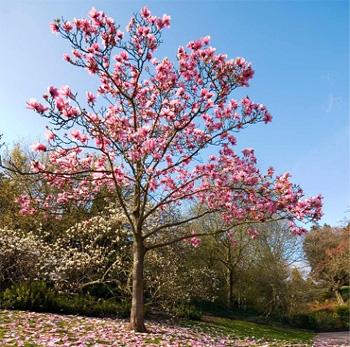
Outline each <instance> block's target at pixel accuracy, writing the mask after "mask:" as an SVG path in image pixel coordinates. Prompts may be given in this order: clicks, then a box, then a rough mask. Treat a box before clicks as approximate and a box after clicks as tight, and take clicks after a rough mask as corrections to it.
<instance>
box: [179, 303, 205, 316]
mask: <svg viewBox="0 0 350 347" xmlns="http://www.w3.org/2000/svg"><path fill="white" fill-rule="evenodd" d="M173 313H174V314H175V316H176V317H178V318H181V319H190V320H200V319H201V317H202V311H200V310H199V309H198V308H197V307H196V306H195V305H191V304H180V305H177V306H176V307H175V308H174V312H173Z"/></svg>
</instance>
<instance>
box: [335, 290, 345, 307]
mask: <svg viewBox="0 0 350 347" xmlns="http://www.w3.org/2000/svg"><path fill="white" fill-rule="evenodd" d="M334 294H335V297H336V298H337V302H338V305H344V304H345V301H344V299H343V297H342V295H341V293H340V291H339V290H338V289H335V290H334Z"/></svg>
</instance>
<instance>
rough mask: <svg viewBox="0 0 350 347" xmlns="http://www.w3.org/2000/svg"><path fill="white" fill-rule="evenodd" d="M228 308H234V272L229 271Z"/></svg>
mask: <svg viewBox="0 0 350 347" xmlns="http://www.w3.org/2000/svg"><path fill="white" fill-rule="evenodd" d="M227 307H228V308H229V309H232V308H233V271H232V270H231V269H227Z"/></svg>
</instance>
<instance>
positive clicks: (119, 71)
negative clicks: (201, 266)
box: [20, 8, 321, 331]
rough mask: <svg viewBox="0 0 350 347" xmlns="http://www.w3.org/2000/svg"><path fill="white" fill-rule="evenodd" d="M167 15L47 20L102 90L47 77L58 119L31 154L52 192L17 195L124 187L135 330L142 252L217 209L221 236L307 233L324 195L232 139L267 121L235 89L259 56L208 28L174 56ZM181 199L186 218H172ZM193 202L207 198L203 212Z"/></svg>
mask: <svg viewBox="0 0 350 347" xmlns="http://www.w3.org/2000/svg"><path fill="white" fill-rule="evenodd" d="M169 25H170V17H169V16H167V15H163V16H162V17H156V16H153V15H152V14H151V13H150V11H149V10H148V9H147V8H143V9H142V10H141V11H140V13H137V14H135V15H134V16H133V17H132V18H131V20H130V22H129V24H128V26H127V34H126V35H125V34H124V33H123V32H121V31H120V30H119V27H118V26H117V25H115V23H114V20H113V19H112V18H110V17H108V16H106V15H105V14H104V13H103V12H102V11H97V10H96V9H94V8H93V9H92V10H91V11H90V12H89V17H88V18H82V19H75V20H74V22H69V21H65V20H56V21H54V22H53V23H51V30H52V31H53V32H54V33H59V34H60V35H61V36H62V37H63V38H64V39H66V40H67V41H68V42H69V44H70V45H71V46H72V48H73V51H72V54H71V55H69V54H66V55H65V56H64V58H65V60H66V61H67V62H69V63H71V64H72V65H74V66H77V67H81V68H84V69H85V70H87V72H88V73H90V74H91V75H93V76H96V77H97V78H98V81H99V86H98V88H97V93H98V97H97V95H96V93H92V92H90V91H89V92H87V97H86V100H85V101H83V100H80V101H78V97H77V94H76V93H74V92H73V91H72V89H71V88H70V87H68V86H63V87H62V88H56V87H53V86H51V87H49V88H48V92H47V93H46V94H44V99H45V101H46V106H45V105H43V104H42V103H40V102H38V101H36V100H34V99H31V100H29V101H28V103H27V105H28V108H30V109H32V110H34V111H36V112H37V113H39V114H40V115H41V116H43V117H46V118H47V119H48V121H49V124H50V127H48V129H47V139H48V144H42V143H36V144H34V145H33V149H34V150H35V151H39V152H48V158H49V160H48V162H42V161H40V160H37V161H34V162H33V163H32V172H34V173H36V174H38V175H41V177H42V178H43V179H44V180H45V181H46V182H47V183H48V185H50V186H51V187H52V188H53V192H55V193H54V194H53V193H52V194H49V195H48V196H46V197H44V196H42V197H39V196H37V197H36V199H33V198H31V196H29V195H23V196H21V199H20V200H21V201H20V202H21V205H22V212H23V213H33V212H34V211H37V210H40V209H45V208H46V209H49V210H50V211H62V210H64V208H65V206H67V204H70V203H72V202H74V204H75V206H78V207H80V206H84V205H86V204H89V202H91V201H93V200H94V198H95V197H96V195H97V194H99V192H100V191H101V189H107V191H112V192H113V193H114V194H115V195H116V197H117V203H118V205H119V206H120V207H121V209H122V211H123V213H124V215H125V218H126V219H127V221H128V223H129V226H130V232H131V237H132V240H133V271H132V280H133V284H132V308H131V317H130V324H131V328H132V329H134V330H136V331H145V326H144V298H143V292H144V260H145V255H146V253H147V252H148V251H151V250H154V249H157V248H160V247H163V246H167V245H172V244H174V243H176V242H179V241H182V240H185V239H192V240H196V238H198V237H201V236H207V235H208V233H207V232H203V233H201V232H198V233H193V232H192V230H191V226H190V224H191V222H193V221H194V220H198V219H200V218H202V217H204V216H206V215H208V214H210V213H220V215H221V217H222V218H223V220H224V221H225V225H224V227H222V228H221V227H220V229H219V230H212V231H211V233H212V234H219V233H224V232H228V231H230V230H231V229H232V228H233V227H235V226H237V225H241V224H245V223H258V222H261V221H266V220H269V219H287V220H289V223H290V224H291V226H290V228H291V230H292V232H293V233H297V234H298V233H303V232H304V231H305V229H303V228H301V226H300V224H299V223H300V222H303V221H309V222H311V221H314V220H317V219H319V218H320V216H321V197H320V196H318V197H315V198H309V199H303V197H304V194H303V191H302V189H301V188H300V187H298V186H296V185H293V184H292V183H291V182H290V181H289V177H290V175H289V174H283V175H281V176H274V174H273V169H269V170H268V172H267V173H261V172H260V171H259V169H258V168H257V167H256V158H255V155H254V151H253V150H252V149H245V150H244V151H243V156H239V155H237V154H236V153H235V152H234V150H233V149H232V146H233V145H234V144H235V143H236V138H235V137H234V136H233V134H234V133H236V132H238V131H241V130H242V129H243V128H245V127H246V126H248V125H251V124H254V123H259V122H265V123H268V122H270V121H271V115H270V113H269V112H268V111H267V109H266V108H265V106H263V105H261V104H259V103H255V102H253V101H252V100H250V99H249V98H248V97H245V98H243V99H242V100H239V101H237V100H234V99H232V98H231V93H232V92H233V91H234V90H235V89H236V88H238V87H245V86H247V85H248V81H249V80H250V79H251V78H252V76H253V69H252V67H251V65H250V64H249V63H248V62H246V61H245V59H243V58H236V59H231V60H229V59H227V57H226V55H224V54H217V53H216V51H215V49H214V48H213V47H211V46H209V41H210V39H209V37H204V38H202V39H199V40H196V41H193V42H190V43H189V44H188V45H187V46H186V47H180V48H179V49H178V52H177V56H176V58H177V59H176V63H175V62H172V61H170V60H169V59H167V58H165V59H163V60H158V59H157V58H156V56H155V54H156V51H157V49H158V48H159V45H160V43H161V42H162V40H161V34H162V31H163V30H164V29H165V28H167V27H169ZM98 105H99V106H98ZM208 153H210V154H212V155H211V156H210V157H209V158H208V160H205V161H204V162H203V163H201V159H203V158H202V156H205V157H206V158H207V157H208ZM125 191H128V192H129V193H128V194H126V193H125ZM180 205H181V206H182V219H181V220H178V219H177V220H173V219H172V217H171V216H170V217H167V216H166V211H171V210H172V209H174V208H178V207H179V206H180ZM192 205H196V206H198V205H200V206H201V208H199V209H197V212H196V214H195V215H193V213H192V211H193V209H192ZM159 211H163V213H159ZM154 216H156V217H157V218H153V217H154ZM159 216H161V218H158V217H159ZM160 235H161V236H160Z"/></svg>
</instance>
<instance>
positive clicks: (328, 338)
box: [313, 331, 350, 347]
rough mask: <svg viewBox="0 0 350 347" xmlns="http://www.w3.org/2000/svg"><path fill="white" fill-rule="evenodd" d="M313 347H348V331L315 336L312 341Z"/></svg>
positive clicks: (349, 340)
mask: <svg viewBox="0 0 350 347" xmlns="http://www.w3.org/2000/svg"><path fill="white" fill-rule="evenodd" d="M313 346H314V347H331V346H332V347H337V346H347V347H349V346H350V333H349V331H341V332H334V333H320V334H317V335H316V337H315V340H314V344H313Z"/></svg>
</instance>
